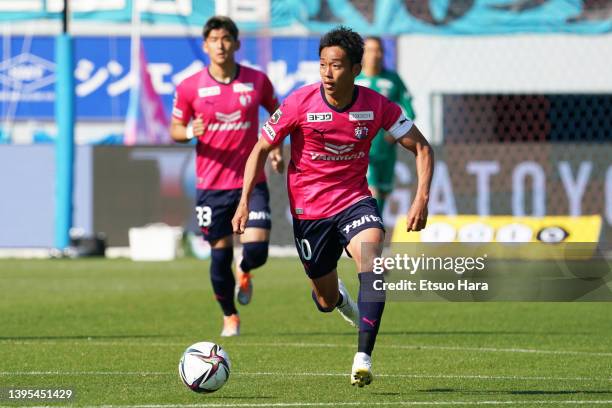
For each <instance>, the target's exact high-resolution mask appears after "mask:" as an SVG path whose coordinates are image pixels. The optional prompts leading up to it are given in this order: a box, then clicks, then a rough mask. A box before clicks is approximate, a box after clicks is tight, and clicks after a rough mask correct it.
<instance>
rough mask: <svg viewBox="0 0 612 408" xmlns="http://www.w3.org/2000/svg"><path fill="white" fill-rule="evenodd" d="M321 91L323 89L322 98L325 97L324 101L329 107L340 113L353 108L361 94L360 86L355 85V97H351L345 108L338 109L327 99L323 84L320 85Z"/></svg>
mask: <svg viewBox="0 0 612 408" xmlns="http://www.w3.org/2000/svg"><path fill="white" fill-rule="evenodd" d="M319 91H321V98H322V99H323V102H325V104H326V105H327V106H328V107H329V109H331V110H333V111H334V112H338V113H342V112H346V111H347V110H349V109H351V108H352V107H353V105H354V104H355V101H357V97H358V96H359V86H357V85H355V87H354V88H353V99H351V101H350V102H349V104H348V105H346V106H345V107H344V108H342V109H338V108H336V107H335V106H333V105H332V104H330V103H329V102H328V101H327V98H326V97H325V91H323V84H321V86H319Z"/></svg>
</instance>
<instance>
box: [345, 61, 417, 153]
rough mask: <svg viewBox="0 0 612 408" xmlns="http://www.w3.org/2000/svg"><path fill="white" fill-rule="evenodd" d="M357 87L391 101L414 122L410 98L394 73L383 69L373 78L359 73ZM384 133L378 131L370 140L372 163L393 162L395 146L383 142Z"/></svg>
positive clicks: (356, 80)
mask: <svg viewBox="0 0 612 408" xmlns="http://www.w3.org/2000/svg"><path fill="white" fill-rule="evenodd" d="M355 83H356V84H357V85H361V86H365V87H368V88H370V89H373V90H375V91H376V92H378V93H380V94H382V95H384V96H386V97H387V98H389V99H390V100H391V101H393V102H395V103H397V104H398V105H399V106H400V108H402V110H403V111H404V113H405V114H406V116H407V117H408V118H410V119H412V120H414V110H413V109H412V96H411V95H410V93H409V92H408V89H407V88H406V86H405V85H404V82H402V79H401V78H400V77H399V75H397V73H395V72H394V71H389V70H386V69H383V70H382V71H381V72H380V74H378V75H375V76H367V75H365V74H364V73H363V71H362V72H361V74H359V76H358V77H357V78H356V79H355ZM384 136H385V131H384V130H380V131H379V132H378V133H377V134H376V137H375V138H374V140H372V148H371V149H370V160H372V161H388V160H395V156H396V153H395V144H391V143H389V142H387V141H386V140H385V137H384Z"/></svg>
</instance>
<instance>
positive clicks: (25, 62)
mask: <svg viewBox="0 0 612 408" xmlns="http://www.w3.org/2000/svg"><path fill="white" fill-rule="evenodd" d="M143 42H144V47H145V50H146V55H147V59H148V70H149V73H150V75H151V80H152V82H153V86H154V88H155V90H156V92H157V93H158V94H159V95H160V96H161V97H162V101H163V103H164V107H165V109H166V112H167V113H168V114H169V112H170V111H171V105H172V96H173V94H174V89H175V87H176V85H177V84H178V83H179V82H180V81H182V80H183V79H184V78H186V77H187V76H189V75H191V74H193V73H195V72H197V71H199V70H200V69H202V68H203V67H204V66H205V64H207V63H208V61H207V58H206V55H205V54H204V53H203V51H202V50H201V45H202V41H201V39H196V38H176V37H171V38H162V37H156V38H143ZM6 43H7V42H6V41H4V42H2V44H3V47H4V46H5V45H6ZM8 43H9V45H8V47H7V48H10V49H2V50H0V55H6V56H7V57H5V59H4V60H3V61H0V114H1V115H2V118H5V119H6V118H16V119H31V118H37V119H46V120H53V103H54V101H55V92H54V88H53V87H54V83H55V63H54V57H53V49H54V38H53V37H44V36H42V37H41V36H36V37H13V38H11V39H10V41H8ZM74 44H75V52H74V58H75V61H74V62H75V63H74V66H75V71H74V76H75V80H74V84H75V92H76V104H75V107H76V117H77V119H79V120H117V121H121V120H123V119H124V118H125V114H126V111H127V106H128V99H129V98H128V97H129V90H130V88H131V86H132V83H131V80H130V76H129V71H130V39H129V38H128V37H77V38H75V39H74ZM241 44H242V46H241V48H240V50H239V51H238V52H237V54H236V60H237V61H238V62H239V63H242V64H245V65H249V66H253V67H255V68H257V69H260V70H261V71H264V72H266V73H267V74H268V76H269V77H270V80H271V81H272V83H273V84H274V87H275V89H276V92H277V94H278V96H279V97H280V98H281V99H282V98H283V97H285V96H286V95H287V94H289V92H291V91H292V90H294V89H297V88H298V87H300V86H302V85H305V84H307V83H312V82H316V81H319V57H318V50H319V38H318V37H279V38H272V37H268V36H265V37H244V38H242V39H241ZM385 49H386V50H387V52H386V56H385V58H386V61H385V63H386V65H387V66H389V67H394V66H395V65H396V48H395V42H394V41H393V40H391V39H386V40H385Z"/></svg>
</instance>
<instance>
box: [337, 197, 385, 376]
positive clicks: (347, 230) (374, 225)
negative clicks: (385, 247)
mask: <svg viewBox="0 0 612 408" xmlns="http://www.w3.org/2000/svg"><path fill="white" fill-rule="evenodd" d="M340 225H341V228H340V231H341V234H342V236H343V238H344V240H345V242H346V249H347V251H348V252H349V253H350V255H351V256H352V258H353V259H354V261H355V264H356V265H357V272H358V276H359V296H358V302H357V303H358V308H359V336H358V349H357V353H356V354H355V358H354V360H353V369H352V374H351V383H352V384H353V385H358V386H360V387H363V386H364V385H367V384H369V383H370V382H371V381H372V372H371V365H372V361H371V356H372V350H373V349H374V344H375V342H376V336H377V334H378V329H379V327H380V321H381V318H382V314H383V311H384V307H385V298H384V293H378V292H374V291H373V282H374V281H375V280H376V279H381V277H380V275H376V274H374V272H373V260H374V258H375V257H377V256H380V254H381V252H382V244H383V242H384V229H383V224H382V219H381V217H380V214H379V213H378V208H377V207H376V202H375V201H374V200H372V199H367V200H362V201H360V202H359V203H357V204H356V205H355V206H353V207H352V208H351V211H349V212H347V213H346V214H344V216H343V221H342V223H341V224H340Z"/></svg>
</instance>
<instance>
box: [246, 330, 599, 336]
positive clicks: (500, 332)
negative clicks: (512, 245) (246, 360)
mask: <svg viewBox="0 0 612 408" xmlns="http://www.w3.org/2000/svg"><path fill="white" fill-rule="evenodd" d="M381 334H382V335H385V336H483V335H484V336H527V335H529V336H534V335H535V336H537V335H541V336H576V335H585V336H586V335H591V334H593V333H588V332H536V331H503V330H490V331H479V330H473V331H467V330H463V331H398V330H395V331H393V330H392V331H381ZM257 335H258V336H265V337H271V336H274V337H282V336H330V335H332V336H354V335H355V333H354V332H351V331H341V332H332V331H329V332H316V331H312V332H280V333H275V332H267V333H258V334H257Z"/></svg>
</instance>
